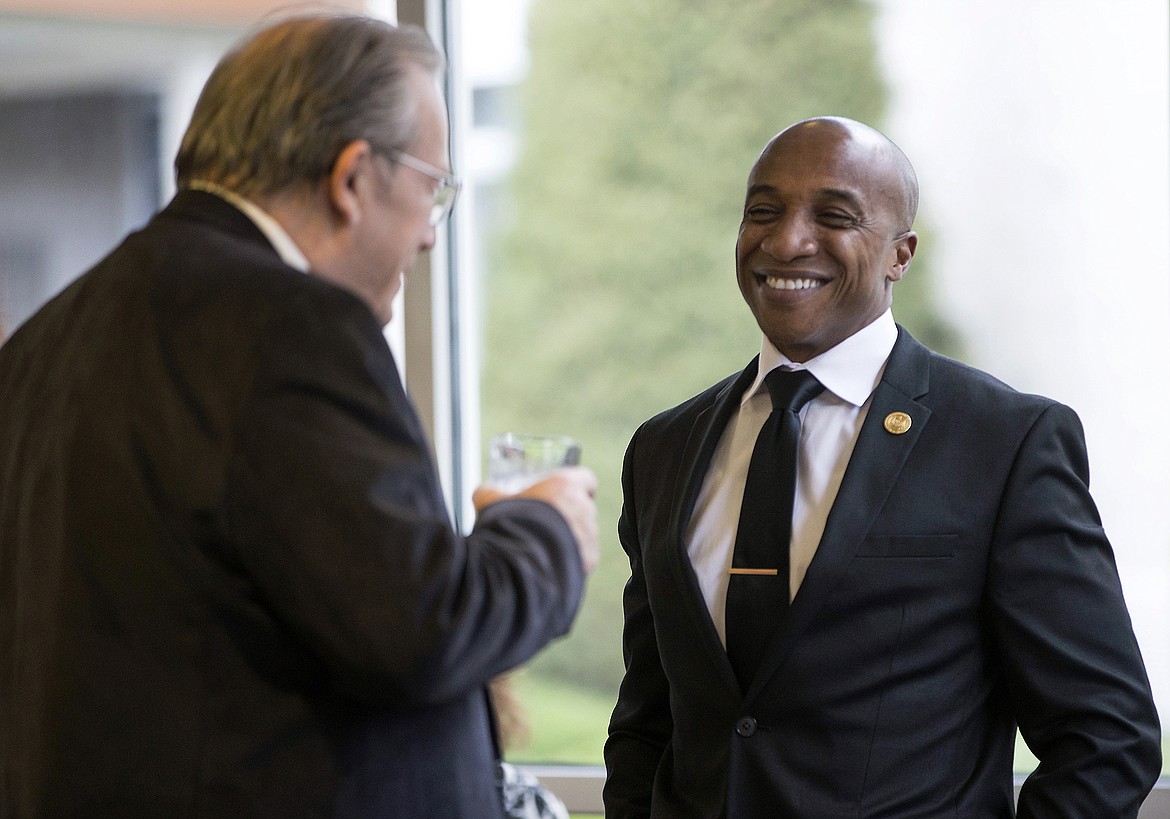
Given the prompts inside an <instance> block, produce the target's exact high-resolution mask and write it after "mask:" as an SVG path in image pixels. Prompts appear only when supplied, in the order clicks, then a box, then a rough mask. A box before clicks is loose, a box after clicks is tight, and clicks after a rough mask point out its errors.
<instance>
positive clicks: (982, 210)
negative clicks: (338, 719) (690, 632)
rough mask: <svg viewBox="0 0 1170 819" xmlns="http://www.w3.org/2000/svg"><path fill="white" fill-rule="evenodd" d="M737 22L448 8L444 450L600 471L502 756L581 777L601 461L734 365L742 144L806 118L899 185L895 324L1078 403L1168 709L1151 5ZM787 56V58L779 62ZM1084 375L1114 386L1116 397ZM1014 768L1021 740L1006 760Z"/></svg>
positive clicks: (600, 7) (880, 12)
mask: <svg viewBox="0 0 1170 819" xmlns="http://www.w3.org/2000/svg"><path fill="white" fill-rule="evenodd" d="M764 5H766V6H767V9H766V10H761V9H755V10H753V9H749V8H748V7H740V6H734V7H731V6H729V7H727V8H725V9H707V10H706V11H702V12H700V11H698V10H697V9H695V8H692V7H688V10H687V12H686V14H683V13H681V11H679V10H678V9H676V8H674V6H673V5H672V4H670V3H668V2H665V0H661V1H660V2H652V3H645V4H638V6H637V7H636V8H635V7H631V6H629V5H628V4H618V3H602V4H587V5H585V6H582V5H581V4H579V3H573V2H568V1H567V0H531V2H526V1H525V0H513V2H507V3H505V2H498V3H492V4H480V3H463V4H459V3H457V2H453V3H452V6H451V8H452V10H451V12H450V13H451V15H452V17H454V18H456V19H457V20H458V24H457V25H456V26H455V27H454V32H455V35H456V39H455V42H454V44H453V46H452V50H451V53H452V60H453V63H454V64H455V65H456V67H457V69H456V72H455V76H456V77H457V81H456V85H455V86H454V87H453V89H452V92H453V93H452V104H453V107H454V110H455V112H456V114H457V119H456V132H457V134H458V136H457V142H458V143H461V147H460V152H459V156H458V161H459V163H460V170H461V172H462V173H463V174H464V176H465V177H466V178H467V180H468V183H469V189H470V192H471V195H470V196H469V197H468V199H467V200H465V201H464V203H463V205H462V208H463V209H462V213H461V214H460V217H459V218H460V219H462V220H465V221H464V223H463V225H462V226H461V227H460V228H459V229H458V230H457V231H456V238H457V239H459V240H461V241H462V242H464V244H462V245H460V246H459V254H460V259H461V261H460V263H461V265H463V270H462V272H461V273H460V274H459V275H460V276H466V277H467V278H465V279H463V280H462V281H463V285H462V286H463V293H464V294H473V296H474V298H475V299H476V307H475V309H473V310H471V311H470V312H469V313H465V314H464V315H469V316H470V317H472V318H474V319H475V321H476V323H477V324H476V326H475V328H474V330H472V329H471V328H470V327H465V328H464V332H473V333H474V338H475V343H472V344H469V345H468V346H469V348H470V350H471V352H470V357H469V359H468V360H467V361H465V363H464V366H466V367H470V368H473V369H475V370H477V371H478V372H479V375H480V380H479V384H480V390H479V391H478V393H477V394H476V397H477V398H478V400H479V401H480V402H482V403H481V406H480V407H479V408H478V409H477V410H476V417H479V418H481V419H482V423H481V424H480V426H479V427H478V428H475V429H472V428H468V442H467V447H468V448H469V449H475V450H476V454H477V455H482V445H483V444H482V442H483V441H484V440H486V439H487V437H488V436H490V435H492V434H495V433H497V432H501V431H504V430H512V431H526V432H549V433H567V434H571V435H574V436H576V437H578V438H579V439H580V440H581V441H582V442H583V443H584V462H585V463H586V464H587V465H589V466H591V467H592V468H593V469H594V470H595V471H597V473H598V474H599V476H600V478H601V481H602V489H601V492H600V493H599V506H600V511H601V528H602V534H603V565H602V568H601V569H600V570H599V571H598V573H597V574H596V575H595V576H594V577H593V578H592V580H591V583H590V588H589V592H588V598H587V601H586V605H585V607H584V609H583V611H582V614H581V617H580V620H579V621H578V624H577V626H576V628H575V630H574V633H573V635H572V636H571V637H570V638H568V639H567V640H565V641H563V642H562V643H560V644H557V645H554V646H553V647H551V648H550V649H549V650H547V651H546V652H545V653H544V654H542V655H541V656H540V657H539V658H538V659H537V660H536V661H535V662H534V663H532V665H531V667H529V668H528V669H525V670H523V671H522V672H520V674H519V675H518V676H517V678H516V683H515V684H516V688H517V691H518V694H519V695H520V699H521V700H522V702H523V703H524V704H525V706H526V707H527V708H528V710H529V717H530V721H531V723H532V738H531V742H530V743H529V744H528V745H527V746H526V747H521V748H517V749H514V750H513V751H511V752H510V754H509V756H510V758H512V759H514V760H515V759H520V760H526V761H532V762H541V763H548V762H571V763H583V764H586V765H588V764H598V763H599V762H600V759H601V743H602V742H603V740H604V732H605V723H606V721H607V720H608V715H609V711H610V710H611V709H612V706H613V702H614V699H615V697H616V685H617V680H618V679H619V678H620V656H619V650H620V627H621V623H620V620H621V610H620V606H621V602H620V601H621V587H622V584H623V583H624V580H625V577H626V575H627V572H628V565H627V563H626V561H625V557H624V555H623V554H622V552H621V550H620V547H619V546H618V543H617V539H616V535H615V534H614V528H615V524H616V518H617V514H618V510H619V506H620V487H619V485H618V476H619V473H620V468H621V458H622V452H623V449H624V446H625V444H626V443H627V442H628V440H629V437H630V435H631V434H632V433H633V431H634V429H635V427H636V425H637V424H638V423H639V422H640V421H642V420H644V419H645V418H647V417H649V416H650V415H652V414H654V413H655V412H657V411H659V410H662V409H665V408H667V407H669V406H672V405H673V404H675V403H677V402H678V401H680V400H683V399H685V398H687V397H689V396H690V395H691V394H693V393H694V392H696V391H697V390H698V389H701V388H702V387H704V386H706V385H708V384H710V383H713V382H715V381H716V380H718V379H719V378H721V377H723V376H724V375H727V374H729V373H731V372H733V371H734V370H737V369H739V368H740V367H742V366H743V364H744V363H746V361H747V360H748V359H750V357H751V356H752V355H753V354H754V352H755V351H756V349H757V347H758V335H757V331H755V329H754V326H753V324H752V320H751V316H750V314H749V313H748V311H747V309H746V308H745V307H744V306H743V304H742V303H741V302H740V299H739V295H738V292H737V290H736V287H735V284H734V264H733V256H732V248H733V246H734V241H735V231H736V228H737V226H738V220H739V214H738V209H739V207H740V206H741V202H742V199H741V197H742V190H743V185H744V180H745V177H746V172H747V170H748V168H749V166H750V164H751V162H752V161H753V160H754V156H755V154H754V153H753V151H758V150H759V148H760V147H762V145H763V143H764V141H765V140H766V138H767V137H768V136H770V135H771V134H772V133H774V132H775V131H776V130H779V129H780V128H781V127H783V126H784V125H786V124H788V123H789V122H792V121H795V120H796V119H799V118H801V117H803V116H809V115H815V114H819V113H843V114H846V115H850V116H855V117H857V118H859V119H864V120H867V121H870V122H873V123H875V124H877V125H878V126H879V127H881V128H882V129H883V130H885V131H886V132H887V133H889V134H890V135H891V136H892V137H893V138H894V139H895V140H896V141H897V142H898V143H899V144H900V145H901V146H902V147H903V148H904V149H905V150H906V152H907V153H908V155H909V156H910V158H911V159H912V161H913V162H914V163H915V166H916V168H917V170H918V173H919V176H920V181H921V186H922V193H923V201H922V208H921V210H920V216H919V221H918V229H919V232H920V233H921V234H922V235H923V240H922V244H921V245H920V254H919V256H918V258H916V259H915V263H914V266H913V267H912V269H911V274H910V279H909V280H908V281H906V282H903V283H901V284H899V286H898V288H897V289H896V290H895V314H896V316H897V318H898V319H899V321H900V322H902V323H904V324H906V325H907V326H908V327H910V329H911V330H912V332H914V333H915V334H916V335H917V336H918V337H919V338H920V339H922V340H924V341H926V342H927V343H929V344H931V345H932V346H936V347H941V348H942V349H943V350H944V351H947V352H950V353H951V354H953V355H956V356H958V357H961V358H963V359H965V360H967V361H970V362H972V363H974V364H975V365H977V366H980V367H981V368H983V369H986V370H988V371H990V372H992V373H994V374H996V375H998V376H1000V377H1002V378H1003V379H1004V380H1006V381H1008V382H1009V383H1011V384H1013V385H1014V386H1016V387H1017V388H1020V389H1023V390H1027V391H1034V392H1041V393H1044V394H1047V395H1050V396H1052V397H1055V398H1057V399H1059V400H1062V401H1064V402H1065V403H1068V404H1070V405H1072V406H1073V407H1074V408H1075V409H1077V410H1078V412H1079V413H1080V415H1081V417H1082V420H1083V421H1084V423H1085V426H1086V431H1087V436H1088V440H1089V447H1090V455H1091V457H1092V461H1093V463H1092V470H1093V487H1094V495H1095V497H1096V499H1097V501H1098V503H1099V506H1100V508H1101V512H1102V515H1103V518H1104V520H1105V524H1106V529H1107V531H1108V532H1109V533H1110V536H1111V539H1112V541H1113V544H1114V548H1115V550H1116V553H1117V559H1118V564H1119V568H1120V571H1121V575H1122V580H1123V583H1124V585H1125V589H1126V593H1127V598H1128V600H1129V604H1130V609H1131V613H1132V615H1133V619H1134V622H1135V628H1136V630H1137V632H1138V637H1139V640H1140V642H1141V644H1142V647H1143V651H1144V654H1145V658H1146V662H1147V666H1148V668H1149V672H1150V676H1151V678H1152V680H1153V682H1154V685H1155V688H1156V692H1157V697H1158V700H1159V704H1160V706H1161V711H1162V713H1164V714H1165V713H1170V647H1168V645H1167V643H1166V641H1165V639H1164V635H1163V634H1162V628H1163V626H1162V624H1163V623H1165V622H1166V620H1167V619H1168V617H1170V602H1168V601H1167V599H1166V597H1165V595H1164V594H1163V590H1164V589H1165V588H1166V587H1167V585H1168V583H1170V527H1167V525H1166V523H1165V521H1164V519H1163V516H1162V515H1161V513H1160V508H1161V506H1162V505H1163V503H1164V499H1165V498H1166V497H1167V496H1170V467H1168V466H1167V464H1168V463H1170V433H1168V432H1167V431H1166V430H1165V429H1164V428H1163V427H1164V425H1161V424H1159V423H1156V422H1155V423H1151V420H1150V419H1151V412H1156V411H1157V410H1156V409H1154V408H1157V407H1163V406H1166V405H1167V402H1168V400H1170V352H1168V351H1170V257H1168V251H1167V249H1168V247H1170V242H1168V238H1170V209H1168V202H1170V170H1168V166H1167V154H1166V145H1167V144H1168V142H1170V134H1168V133H1167V125H1166V123H1167V120H1168V117H1167V114H1168V113H1170V112H1168V110H1167V99H1168V97H1170V93H1168V89H1167V71H1166V67H1167V63H1168V62H1170V57H1168V53H1167V37H1166V31H1167V20H1166V17H1167V12H1166V9H1165V7H1164V4H1162V3H1158V2H1142V3H1136V4H1131V5H1129V6H1127V7H1126V8H1125V9H1118V8H1110V9H1109V10H1108V11H1106V10H1105V9H1103V8H1099V7H1098V4H1094V3H1089V2H1077V3H1075V4H1074V5H1073V6H1071V7H1070V6H1067V5H1065V6H1061V7H1059V8H1058V7H1055V6H1053V7H1051V8H1041V7H1039V6H1031V7H1029V8H1028V9H1027V10H1026V11H1024V12H1020V13H1016V12H1012V15H1013V17H1012V19H1013V25H1012V26H1003V25H1002V19H1003V15H1004V14H1005V13H1006V11H1005V10H1004V9H999V8H998V7H994V6H993V7H988V6H978V5H975V6H971V5H970V4H967V5H963V4H956V3H943V4H938V3H928V2H917V1H916V0H885V2H877V3H870V2H857V3H841V4H831V5H832V8H831V9H830V8H825V7H823V4H812V5H809V4H798V3H792V4H786V3H774V4H764ZM704 15H708V16H704ZM752 15H762V16H763V17H766V19H764V18H763V17H753V16H752ZM769 15H770V16H769ZM780 23H783V24H782V25H781V24H780ZM760 32H780V33H779V34H777V35H776V36H777V37H779V38H781V41H782V42H783V43H786V44H787V45H788V46H789V47H788V48H784V49H780V48H776V45H777V43H776V42H772V41H769V40H767V39H766V37H765V35H764V34H760ZM797 35H800V36H797ZM818 38H819V39H818ZM800 42H805V43H807V44H810V45H809V49H808V51H809V53H808V54H799V53H798V54H796V55H795V56H794V55H792V54H790V53H789V52H792V51H794V50H796V47H795V46H794V44H797V43H800ZM1085 42H1093V43H1094V47H1093V48H1092V49H1090V50H1086V49H1084V48H1083V47H1082V45H1083V43H1085ZM778 52H779V53H781V54H783V59H781V60H779V61H777V57H776V54H777V53H778ZM712 54H717V55H718V59H714V58H712V57H711V55H712ZM990 55H994V59H992V58H991V57H990ZM768 59H772V60H773V61H775V62H772V63H768V62H766V61H767V60H768ZM784 60H787V61H788V63H787V64H786V63H785V62H784ZM785 71H788V72H790V74H785V73H784V72H785ZM793 85H794V86H796V87H795V89H792V88H789V87H788V86H793ZM768 95H771V98H769V97H768ZM712 100H717V101H718V103H719V107H717V108H713V107H712ZM461 111H462V112H463V117H462V118H461V119H460V118H459V116H458V115H459V113H460V112H461ZM1086 373H1093V375H1091V376H1087V375H1086ZM1098 374H1099V375H1098ZM1103 379H1121V380H1122V381H1123V382H1124V383H1125V385H1126V390H1127V393H1128V396H1127V400H1126V401H1125V403H1124V405H1123V406H1118V405H1117V403H1115V402H1112V401H1109V400H1106V399H1104V398H1103V390H1101V388H1100V387H1099V386H1098V385H1099V383H1100V381H1101V380H1103ZM465 383H466V382H465ZM477 435H478V436H479V444H478V445H476V444H474V443H472V438H473V437H474V436H477ZM1138 441H1140V444H1139V445H1135V444H1136V442H1138ZM477 480H478V473H475V474H474V475H471V476H468V477H467V479H466V481H465V487H467V488H468V489H469V488H470V486H472V485H474V483H475V482H476V481H477ZM1032 764H1034V761H1032V760H1031V758H1030V755H1029V754H1028V753H1027V750H1026V748H1023V747H1022V744H1021V751H1020V754H1019V756H1018V768H1019V770H1021V771H1026V770H1028V769H1029V768H1030V766H1031V765H1032ZM559 784H560V783H559V781H558V785H559Z"/></svg>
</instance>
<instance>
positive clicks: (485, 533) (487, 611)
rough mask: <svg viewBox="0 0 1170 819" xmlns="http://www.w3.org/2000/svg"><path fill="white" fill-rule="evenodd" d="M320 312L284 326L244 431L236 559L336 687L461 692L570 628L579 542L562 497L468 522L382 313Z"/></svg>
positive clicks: (580, 576)
mask: <svg viewBox="0 0 1170 819" xmlns="http://www.w3.org/2000/svg"><path fill="white" fill-rule="evenodd" d="M362 309H363V310H364V307H363V308H362ZM319 312H322V311H320V310H319V307H314V306H312V305H311V306H310V309H305V310H301V311H298V312H295V313H293V314H292V315H290V316H289V317H288V318H287V322H288V326H287V327H282V326H276V327H274V328H273V329H272V332H271V333H270V336H271V337H272V343H271V347H270V349H269V353H268V355H267V356H266V357H265V358H264V360H265V362H266V364H265V367H264V368H263V370H264V371H263V372H262V374H261V376H260V378H259V380H258V386H257V388H256V390H255V393H254V395H253V396H252V398H251V399H250V401H249V402H248V403H247V405H246V406H245V408H244V411H243V412H242V414H241V420H240V421H239V424H238V428H237V429H236V431H235V441H234V453H235V454H234V457H233V458H232V460H231V463H230V466H229V481H228V486H229V492H228V498H227V501H226V503H227V508H228V518H229V524H228V531H229V532H230V533H231V537H230V538H229V540H230V548H231V549H232V550H233V554H232V559H233V560H234V561H235V562H236V563H237V565H238V566H239V570H240V573H241V575H242V576H243V577H244V578H245V581H246V582H247V583H248V584H249V585H250V586H251V587H252V594H253V595H254V596H255V598H256V604H257V606H258V607H262V608H263V609H264V610H266V611H267V612H269V613H270V616H271V618H272V619H273V620H274V621H275V622H276V623H277V624H278V627H279V628H280V629H282V630H283V631H285V632H287V633H288V634H290V635H291V639H292V640H294V641H295V642H296V643H297V644H300V645H303V646H304V647H305V651H306V652H307V653H308V654H309V655H310V656H312V657H313V658H314V659H315V661H316V662H318V663H319V664H320V666H321V667H322V668H323V669H324V673H325V674H326V675H327V676H328V683H327V684H328V685H330V686H331V687H332V688H334V689H336V690H337V691H339V692H340V693H343V694H345V695H347V696H351V697H354V698H357V699H361V700H366V701H371V702H375V703H388V704H396V705H402V704H410V703H433V702H442V701H446V700H449V699H451V698H454V697H457V696H460V695H462V694H464V693H466V692H468V691H470V690H472V689H475V688H477V687H479V686H482V685H483V684H485V683H486V682H487V681H488V680H489V679H490V678H492V677H493V676H495V675H497V674H499V673H501V672H503V671H505V670H507V669H509V668H512V667H514V666H516V665H518V664H520V663H522V662H524V661H525V660H527V659H529V658H530V657H531V656H532V655H533V654H534V653H535V652H536V651H538V650H539V649H540V648H541V647H543V646H544V645H545V644H546V643H548V642H549V641H550V640H552V639H553V638H556V637H558V636H561V635H563V634H565V633H566V632H567V631H568V630H569V627H570V624H571V622H572V619H573V616H574V615H575V613H576V609H577V606H578V604H579V602H580V599H581V594H582V592H583V587H584V572H583V569H582V566H581V561H580V557H579V554H578V550H577V547H576V543H575V540H574V538H573V535H572V533H571V531H570V529H569V527H568V524H567V523H566V522H565V520H564V519H563V518H562V517H561V516H560V515H559V514H558V513H557V512H556V511H555V510H554V509H553V508H552V507H551V506H549V505H547V504H544V503H542V502H538V501H529V500H508V501H503V502H501V503H498V504H495V505H493V506H491V507H489V508H488V509H487V510H485V512H484V513H483V514H482V515H481V516H480V519H479V520H478V521H477V522H476V525H475V527H474V529H473V531H472V532H471V533H470V534H469V535H468V536H466V537H464V536H461V535H460V534H458V533H457V532H456V531H454V529H453V527H452V525H451V523H450V521H449V518H448V513H447V509H446V507H445V504H444V501H443V497H442V494H441V491H440V488H439V483H438V479H437V476H436V474H435V469H434V464H433V462H432V459H431V456H430V452H429V448H428V445H427V443H426V441H425V438H424V436H423V432H422V429H421V425H420V424H419V423H418V420H417V417H416V416H415V413H414V410H413V408H412V406H411V405H410V402H409V401H408V399H407V398H406V395H405V393H404V392H403V389H402V385H401V382H400V380H399V378H398V374H397V370H396V368H395V366H394V363H393V359H392V357H391V355H390V352H389V349H388V348H387V347H386V345H385V341H384V340H383V338H382V336H381V333H380V331H379V329H378V328H377V327H376V323H375V322H374V321H373V319H372V316H367V315H365V314H364V313H363V314H361V315H358V313H359V312H360V311H358V310H356V309H351V310H349V311H348V313H346V312H342V314H341V316H340V317H339V315H338V311H333V312H325V313H324V314H323V315H318V313H319Z"/></svg>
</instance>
